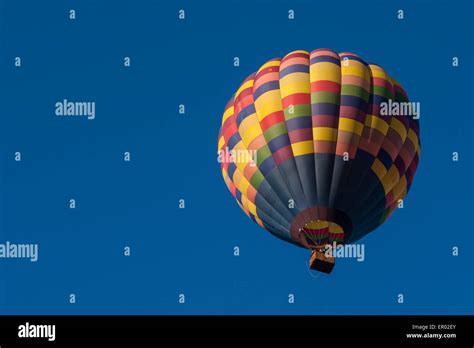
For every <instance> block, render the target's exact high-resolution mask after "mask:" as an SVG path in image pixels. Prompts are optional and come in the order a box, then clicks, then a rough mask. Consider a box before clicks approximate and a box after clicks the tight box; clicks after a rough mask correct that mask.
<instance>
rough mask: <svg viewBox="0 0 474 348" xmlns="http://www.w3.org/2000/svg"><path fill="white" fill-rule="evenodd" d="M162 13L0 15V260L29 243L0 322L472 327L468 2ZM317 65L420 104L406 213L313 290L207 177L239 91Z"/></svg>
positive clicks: (95, 5) (290, 255) (297, 258)
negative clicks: (350, 57) (286, 67)
mask: <svg viewBox="0 0 474 348" xmlns="http://www.w3.org/2000/svg"><path fill="white" fill-rule="evenodd" d="M174 3H176V2H175V1H168V4H162V2H161V1H160V2H158V1H144V0H140V1H133V2H132V1H127V2H125V1H91V0H89V1H80V2H76V1H59V0H56V1H48V2H39V1H6V0H0V81H1V82H0V89H1V93H0V113H1V114H0V117H1V120H2V126H1V127H0V243H4V242H5V241H10V242H14V243H38V244H39V260H38V262H36V263H31V262H29V261H27V260H13V259H0V313H2V314H3V313H7V314H77V313H81V314H91V313H92V314H116V313H121V314H184V313H186V314H209V313H212V314H289V313H291V314H472V313H473V305H474V298H473V295H472V294H473V293H474V284H473V264H474V262H473V261H474V260H473V237H472V233H473V232H472V231H473V222H472V206H473V182H472V175H473V170H472V169H473V168H472V160H473V157H472V150H473V143H472V132H473V130H472V126H473V124H472V117H473V101H472V96H473V69H472V60H473V58H474V57H473V48H472V42H473V30H472V29H473V28H472V10H473V8H472V5H471V4H470V2H468V1H460V2H457V3H454V2H452V1H399V2H397V4H395V3H391V4H389V3H387V2H382V1H368V2H364V4H362V2H356V1H222V2H212V1H200V2H196V1H180V2H178V3H176V4H174ZM71 8H73V9H75V10H76V19H75V20H74V21H71V20H70V19H68V12H69V10H70V9H71ZM180 8H183V9H185V11H186V19H185V21H178V10H179V9H180ZM289 9H293V10H294V11H295V17H296V18H295V20H293V21H290V20H288V19H287V14H288V10H289ZM398 9H403V10H404V15H405V19H404V20H398V19H397V10H398ZM321 47H327V48H331V49H333V50H335V51H339V52H341V51H352V52H354V53H356V54H358V55H360V56H361V57H363V58H364V59H365V60H367V61H369V62H376V63H378V64H380V65H382V66H383V67H384V68H385V69H386V70H387V72H388V73H389V74H390V75H392V76H394V77H395V78H396V79H397V80H398V81H399V82H400V83H401V84H402V85H403V86H404V88H405V89H406V91H407V92H408V94H409V96H410V99H411V100H412V101H419V102H420V103H421V120H420V128H421V144H422V153H421V161H420V165H419V168H418V172H417V175H416V177H415V181H414V184H413V186H412V190H411V191H410V193H409V195H408V197H407V199H406V200H405V208H404V209H402V210H399V211H397V212H395V213H394V215H393V216H392V217H391V218H390V219H389V221H388V222H387V223H386V224H385V225H383V226H381V227H380V228H379V229H377V230H376V231H375V232H373V233H372V234H370V235H369V236H367V237H366V238H364V239H363V240H362V241H361V242H363V243H365V252H366V257H365V258H366V259H365V261H364V262H360V263H359V262H356V261H355V260H353V259H346V260H338V262H337V265H336V267H335V270H334V271H333V273H332V274H331V275H329V276H327V275H324V274H322V275H319V276H318V275H314V274H310V273H309V272H308V270H307V266H306V262H307V259H308V256H309V252H308V251H306V250H304V249H300V248H297V247H295V246H292V245H289V244H285V243H284V242H282V241H280V240H278V239H276V238H274V237H272V236H271V235H270V234H269V233H267V232H266V231H264V230H262V229H261V228H260V227H258V226H257V225H256V224H254V223H253V222H252V221H250V220H249V219H248V218H247V217H246V216H245V215H244V214H243V213H242V212H241V211H240V208H239V207H238V206H237V204H236V203H235V201H234V200H233V198H232V197H231V195H230V193H229V192H228V191H227V188H226V187H225V184H224V182H223V180H222V177H221V174H220V167H219V164H218V163H217V162H216V148H217V133H218V130H219V127H220V121H221V113H222V110H223V108H224V106H225V104H226V102H227V100H228V99H229V97H230V96H231V95H232V93H233V92H234V91H235V89H236V88H237V87H238V85H239V84H240V82H241V81H242V80H243V79H244V78H245V77H246V76H248V75H249V74H250V73H252V72H253V71H255V70H256V69H257V68H258V67H259V66H260V65H261V64H263V63H264V62H265V61H266V60H268V59H270V58H273V57H282V56H283V55H285V54H286V53H288V52H290V51H292V50H295V49H305V50H308V51H311V50H313V49H316V48H321ZM17 56H20V57H21V60H22V67H21V68H16V67H15V66H14V58H15V57H17ZM125 56H130V57H131V63H132V65H131V67H130V68H128V69H126V68H124V67H123V57H125ZM236 56H238V57H239V58H240V63H241V65H240V67H238V68H235V67H234V66H233V58H234V57H236ZM453 56H457V57H459V63H460V66H459V67H457V68H453V67H452V64H451V63H452V58H453ZM63 98H67V99H70V100H89V101H95V102H96V118H95V120H93V121H88V120H85V119H81V118H78V119H67V118H59V117H56V116H55V115H54V104H55V103H56V102H57V101H58V100H62V99H63ZM179 104H185V106H186V114H185V115H179V114H178V105H179ZM16 151H20V152H21V153H22V161H21V162H15V161H14V160H13V156H14V153H15V152H16ZM125 151H130V152H131V156H132V160H131V162H129V163H126V162H124V161H123V159H122V157H123V152H125ZM454 151H457V152H459V154H460V160H459V162H453V161H452V160H451V156H452V155H451V154H452V152H454ZM71 198H74V199H76V202H77V207H76V209H74V210H73V209H69V208H68V201H69V199H71ZM181 198H183V199H185V201H186V208H185V209H178V200H179V199H181ZM125 246H130V247H131V256H130V257H124V256H123V248H124V247H125ZM234 246H239V247H240V252H241V254H240V256H239V257H234V256H233V247H234ZM453 246H457V247H459V256H457V257H453V256H452V248H453ZM315 277H317V278H315ZM71 293H74V294H75V295H76V301H77V302H76V303H75V304H70V303H68V296H69V294H71ZM180 293H184V294H185V296H186V303H185V304H179V303H178V295H179V294H180ZM290 293H292V294H294V295H295V303H294V304H289V303H288V294H290ZM398 294H403V295H404V303H403V304H398V303H397V295H398Z"/></svg>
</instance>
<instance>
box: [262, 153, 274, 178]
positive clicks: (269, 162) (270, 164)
mask: <svg viewBox="0 0 474 348" xmlns="http://www.w3.org/2000/svg"><path fill="white" fill-rule="evenodd" d="M275 167H276V164H275V161H274V160H273V157H272V156H268V158H266V159H265V160H264V161H263V162H262V163H261V164H260V166H259V167H258V169H260V172H262V175H263V176H264V177H266V176H267V174H268V173H270V171H271V170H272V169H273V168H275Z"/></svg>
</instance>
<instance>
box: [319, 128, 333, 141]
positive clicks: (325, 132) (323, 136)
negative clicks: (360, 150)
mask: <svg viewBox="0 0 474 348" xmlns="http://www.w3.org/2000/svg"><path fill="white" fill-rule="evenodd" d="M336 139H337V129H334V128H329V127H314V128H313V140H327V141H336Z"/></svg>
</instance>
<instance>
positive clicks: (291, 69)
mask: <svg viewBox="0 0 474 348" xmlns="http://www.w3.org/2000/svg"><path fill="white" fill-rule="evenodd" d="M297 72H303V73H308V74H309V66H308V65H305V64H293V65H290V66H288V67H286V68H285V69H283V70H280V78H282V77H285V76H286V75H288V74H292V73H297Z"/></svg>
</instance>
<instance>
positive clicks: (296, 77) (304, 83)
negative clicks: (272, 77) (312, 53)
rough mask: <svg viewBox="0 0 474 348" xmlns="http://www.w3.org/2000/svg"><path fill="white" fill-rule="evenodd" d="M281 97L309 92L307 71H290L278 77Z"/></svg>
mask: <svg viewBox="0 0 474 348" xmlns="http://www.w3.org/2000/svg"><path fill="white" fill-rule="evenodd" d="M280 90H281V98H285V97H287V96H289V95H292V94H296V93H308V94H309V93H310V92H311V85H310V83H309V74H308V73H301V72H300V73H292V74H288V75H286V76H284V77H283V78H281V79H280Z"/></svg>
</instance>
